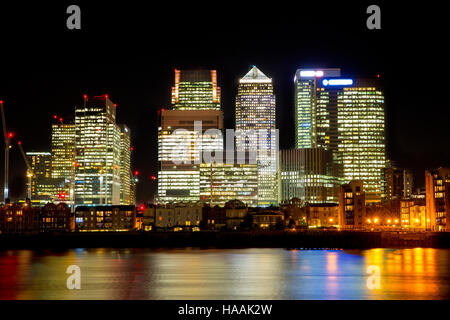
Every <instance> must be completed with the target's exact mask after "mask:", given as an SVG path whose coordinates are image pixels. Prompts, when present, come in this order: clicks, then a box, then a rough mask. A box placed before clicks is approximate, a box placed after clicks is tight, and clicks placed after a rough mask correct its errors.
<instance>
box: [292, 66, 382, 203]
mask: <svg viewBox="0 0 450 320" xmlns="http://www.w3.org/2000/svg"><path fill="white" fill-rule="evenodd" d="M330 70H331V71H330ZM333 70H334V71H333ZM339 74H340V72H338V69H324V70H302V69H300V70H297V73H296V77H295V81H296V83H297V87H296V97H297V99H296V105H297V106H296V114H297V128H298V129H297V145H300V146H305V145H311V144H312V145H315V146H316V147H323V148H325V149H327V150H332V151H333V160H334V161H335V162H336V163H337V164H338V165H341V166H342V175H343V177H344V179H345V181H346V182H348V181H351V180H363V181H364V189H365V192H366V197H365V200H366V202H378V201H380V200H381V198H382V197H383V193H384V192H383V189H384V174H383V168H385V165H386V152H385V149H386V144H385V131H384V117H385V113H384V95H383V92H382V89H381V85H380V83H379V81H378V79H349V78H341V77H339ZM308 77H310V78H311V79H310V80H308V81H306V82H305V81H303V80H301V79H303V78H308ZM306 83H310V86H312V90H313V92H314V94H312V95H310V96H308V95H307V94H304V92H303V91H301V90H300V89H299V87H300V88H303V87H305V88H309V87H307V85H306ZM305 90H306V89H305ZM308 90H311V89H308ZM308 90H306V91H308ZM302 92H303V93H302ZM308 92H310V91H308ZM300 96H303V98H302V99H300V98H299V97H300ZM308 97H309V98H308ZM308 99H309V105H310V106H311V107H308ZM298 101H301V103H300V102H298ZM299 110H303V111H302V112H300V111H299ZM308 112H309V113H310V119H311V120H308V119H307V117H306V116H304V117H303V116H301V115H302V114H303V115H306V114H308ZM302 117H303V118H302ZM301 128H303V129H301ZM305 128H306V129H308V128H311V129H310V130H309V131H308V130H306V129H305ZM308 134H309V139H310V142H308V139H307V137H308Z"/></svg>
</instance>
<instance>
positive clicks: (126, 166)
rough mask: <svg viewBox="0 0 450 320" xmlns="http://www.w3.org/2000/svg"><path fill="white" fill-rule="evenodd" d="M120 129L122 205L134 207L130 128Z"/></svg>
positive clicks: (122, 126) (122, 125)
mask: <svg viewBox="0 0 450 320" xmlns="http://www.w3.org/2000/svg"><path fill="white" fill-rule="evenodd" d="M119 127H120V204H121V205H134V204H135V201H134V196H132V195H131V183H132V175H131V137H130V128H128V127H127V126H126V125H124V124H121V125H119Z"/></svg>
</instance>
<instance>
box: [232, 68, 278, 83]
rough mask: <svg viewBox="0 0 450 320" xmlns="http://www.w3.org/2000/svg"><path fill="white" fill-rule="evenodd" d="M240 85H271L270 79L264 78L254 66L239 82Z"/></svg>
mask: <svg viewBox="0 0 450 320" xmlns="http://www.w3.org/2000/svg"><path fill="white" fill-rule="evenodd" d="M239 82H240V83H245V82H251V83H256V82H261V83H271V82H272V79H270V78H269V77H268V76H266V75H265V74H264V73H262V71H261V70H259V69H258V68H257V67H256V66H253V67H252V68H251V69H250V71H249V72H247V74H246V75H245V76H244V77H243V78H241V79H240V80H239Z"/></svg>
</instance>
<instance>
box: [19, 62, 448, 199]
mask: <svg viewBox="0 0 450 320" xmlns="http://www.w3.org/2000/svg"><path fill="white" fill-rule="evenodd" d="M252 68H253V69H252ZM254 68H256V67H255V66H254V65H253V66H250V67H249V69H251V70H250V71H249V72H248V73H249V74H250V72H251V71H252V70H254ZM304 69H305V68H304ZM316 69H317V70H319V69H320V70H327V69H326V68H322V69H321V68H316ZM174 70H175V80H176V79H177V73H178V74H179V72H180V71H178V69H174ZM197 70H202V69H197ZM299 70H302V69H301V68H299V69H298V70H297V71H296V72H295V77H294V82H296V80H297V76H298V75H299V73H298V72H299ZM305 70H311V69H308V68H306V69H305ZM332 70H339V69H332ZM205 71H207V70H205ZM258 71H259V70H258ZM208 72H209V71H208ZM241 74H242V73H241ZM331 75H334V76H339V75H340V72H339V74H331ZM178 77H179V75H178ZM264 77H265V75H264ZM321 77H322V75H321ZM376 77H377V78H380V74H377V75H376ZM236 78H237V79H238V78H239V75H236ZM213 79H214V86H217V83H219V84H220V75H219V76H217V72H216V71H214V75H213ZM218 79H219V80H218ZM378 80H380V79H378ZM275 87H276V83H275ZM175 91H176V87H172V100H171V101H172V104H173V106H174V107H173V109H174V110H183V108H180V107H177V106H176V104H175V102H174V100H173V99H174V92H175ZM216 94H217V97H218V98H217V99H220V85H219V86H218V89H217V92H216ZM85 96H86V95H85V94H84V95H83V97H84V98H85ZM296 101H298V100H296V99H294V106H295V104H296ZM319 101H320V100H319ZM219 103H220V102H219ZM322 104H323V101H322ZM117 106H118V104H115V108H116V107H117ZM219 108H220V107H219ZM185 110H189V108H187V109H185ZM212 110H217V108H216V107H213V108H212ZM294 110H295V108H294ZM191 111H192V109H191ZM156 112H157V113H159V112H167V111H165V109H164V108H161V109H160V110H157V111H156ZM277 112H278V110H277ZM227 116H228V118H229V115H227V113H224V117H225V118H226V117H227ZM277 118H278V117H277ZM66 120H68V121H69V123H67V124H68V125H70V122H73V121H74V119H73V118H70V117H69V118H62V117H59V115H57V114H54V115H53V116H52V120H50V121H49V125H50V126H51V127H52V128H53V129H55V126H57V125H58V124H60V125H63V121H66ZM297 121H298V120H296V119H292V120H291V124H292V127H295V126H296V123H297ZM67 124H66V125H67ZM224 129H229V127H226V128H224ZM283 129H284V130H281V132H282V133H281V134H283V133H285V131H287V129H286V128H283ZM291 129H292V128H291ZM291 131H292V130H291ZM294 136H295V137H297V135H296V134H295V133H294ZM131 138H132V139H133V136H131ZM285 145H286V142H285ZM290 145H291V146H292V142H291V143H290ZM314 145H316V143H315V144H314ZM317 145H322V146H323V145H324V143H323V142H322V144H320V143H318V144H317ZM293 147H294V146H292V147H291V148H286V149H292V148H293ZM130 148H132V149H133V150H134V147H133V146H130ZM41 149H42V150H31V151H30V150H28V149H27V150H26V151H27V153H29V152H33V151H37V152H46V151H45V150H46V148H41ZM49 149H50V148H49ZM443 165H444V164H443ZM131 166H132V167H133V168H135V169H138V168H136V167H135V166H133V161H132V163H131ZM152 166H153V165H150V166H149V167H152ZM431 169H433V168H431ZM142 171H144V172H145V171H147V172H148V168H145V167H143V168H139V172H142ZM155 175H157V171H156V172H150V176H149V177H145V178H144V179H147V178H149V179H148V180H151V177H152V176H155ZM417 180H419V181H420V178H419V179H417ZM349 181H350V180H349ZM347 182H348V181H347ZM150 189H153V188H150ZM137 190H138V194H139V193H140V194H141V197H142V198H140V199H139V198H138V199H137V201H138V202H151V201H152V200H153V199H154V196H156V192H155V194H148V193H147V192H148V191H146V194H144V196H142V193H143V191H141V190H139V188H138V189H137ZM19 197H20V196H19ZM22 198H24V196H22ZM17 200H18V199H17Z"/></svg>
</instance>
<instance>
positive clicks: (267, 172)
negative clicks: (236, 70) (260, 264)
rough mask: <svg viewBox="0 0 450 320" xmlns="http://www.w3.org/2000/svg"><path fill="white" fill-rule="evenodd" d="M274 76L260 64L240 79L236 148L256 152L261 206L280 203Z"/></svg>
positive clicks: (237, 103)
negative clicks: (266, 73)
mask: <svg viewBox="0 0 450 320" xmlns="http://www.w3.org/2000/svg"><path fill="white" fill-rule="evenodd" d="M275 120H276V118H275V95H274V93H273V84H272V79H270V78H268V77H267V76H266V75H265V74H264V73H262V72H261V71H260V70H259V69H258V68H257V67H255V66H253V67H252V68H251V69H250V71H249V72H248V73H247V74H246V75H245V76H244V77H243V78H241V79H240V80H239V87H238V93H237V96H236V150H238V151H250V152H252V151H254V152H256V160H257V165H258V206H269V205H271V204H273V205H277V204H278V176H277V174H278V161H277V160H278V155H277V152H278V135H277V133H276V125H275Z"/></svg>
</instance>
